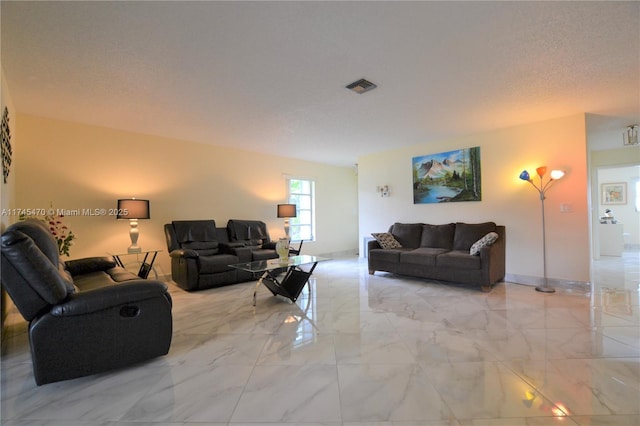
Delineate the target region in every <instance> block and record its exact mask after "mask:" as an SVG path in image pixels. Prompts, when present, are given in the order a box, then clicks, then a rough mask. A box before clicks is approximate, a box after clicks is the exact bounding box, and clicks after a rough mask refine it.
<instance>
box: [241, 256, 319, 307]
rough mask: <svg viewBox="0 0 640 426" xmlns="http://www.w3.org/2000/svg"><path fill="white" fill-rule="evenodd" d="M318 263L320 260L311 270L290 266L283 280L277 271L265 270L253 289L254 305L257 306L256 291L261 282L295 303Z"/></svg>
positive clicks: (278, 294)
mask: <svg viewBox="0 0 640 426" xmlns="http://www.w3.org/2000/svg"><path fill="white" fill-rule="evenodd" d="M317 264H318V262H314V263H313V265H312V266H311V269H309V271H303V270H302V269H300V268H298V267H297V266H290V267H289V269H287V272H286V274H285V275H284V278H282V280H279V279H278V274H277V273H276V272H275V271H265V272H264V274H262V276H261V277H260V279H259V280H258V282H257V284H256V287H255V289H254V290H253V306H256V293H257V292H258V288H259V287H260V284H262V285H264V286H265V287H266V288H268V289H269V291H270V292H271V293H272V294H273V295H274V296H283V297H286V298H287V299H289V300H291V302H294V303H295V301H296V300H298V297H299V296H300V293H301V292H302V289H303V288H304V285H305V284H307V282H309V277H311V274H312V273H313V270H314V269H315V267H316V265H317ZM309 290H311V289H309Z"/></svg>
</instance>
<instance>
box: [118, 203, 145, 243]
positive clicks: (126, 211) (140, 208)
mask: <svg viewBox="0 0 640 426" xmlns="http://www.w3.org/2000/svg"><path fill="white" fill-rule="evenodd" d="M150 217H151V216H150V212H149V200H138V199H136V198H128V199H122V200H118V214H117V216H116V218H117V219H129V225H130V228H129V237H130V238H131V245H130V246H129V248H128V249H127V251H128V252H129V253H141V252H142V249H141V248H140V247H139V246H138V236H139V234H140V232H139V231H138V220H139V219H149V218H150Z"/></svg>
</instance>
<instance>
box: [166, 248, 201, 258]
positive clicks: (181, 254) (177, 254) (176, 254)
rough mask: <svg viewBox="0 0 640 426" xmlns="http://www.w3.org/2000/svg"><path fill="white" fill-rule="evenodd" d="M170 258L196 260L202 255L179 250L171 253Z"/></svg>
mask: <svg viewBox="0 0 640 426" xmlns="http://www.w3.org/2000/svg"><path fill="white" fill-rule="evenodd" d="M169 256H170V257H184V258H187V259H195V258H197V257H199V256H200V255H199V254H198V252H197V251H195V250H191V249H177V250H173V251H172V252H171V253H169Z"/></svg>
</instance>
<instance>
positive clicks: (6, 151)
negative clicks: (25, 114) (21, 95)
mask: <svg viewBox="0 0 640 426" xmlns="http://www.w3.org/2000/svg"><path fill="white" fill-rule="evenodd" d="M1 131H2V176H3V179H4V183H7V177H9V169H10V168H11V155H12V150H11V130H10V129H9V110H8V109H7V107H5V108H4V112H3V113H2V130H1Z"/></svg>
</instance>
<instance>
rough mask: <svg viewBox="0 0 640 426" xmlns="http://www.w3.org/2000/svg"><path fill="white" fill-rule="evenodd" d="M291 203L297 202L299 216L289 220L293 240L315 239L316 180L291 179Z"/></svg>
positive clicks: (289, 183)
mask: <svg viewBox="0 0 640 426" xmlns="http://www.w3.org/2000/svg"><path fill="white" fill-rule="evenodd" d="M288 187H289V203H291V204H295V205H296V206H297V207H296V210H297V215H298V216H297V217H294V218H291V220H290V221H289V235H290V236H291V241H300V240H305V241H315V233H316V225H315V219H316V217H315V182H314V181H312V180H305V179H289V181H288Z"/></svg>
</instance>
